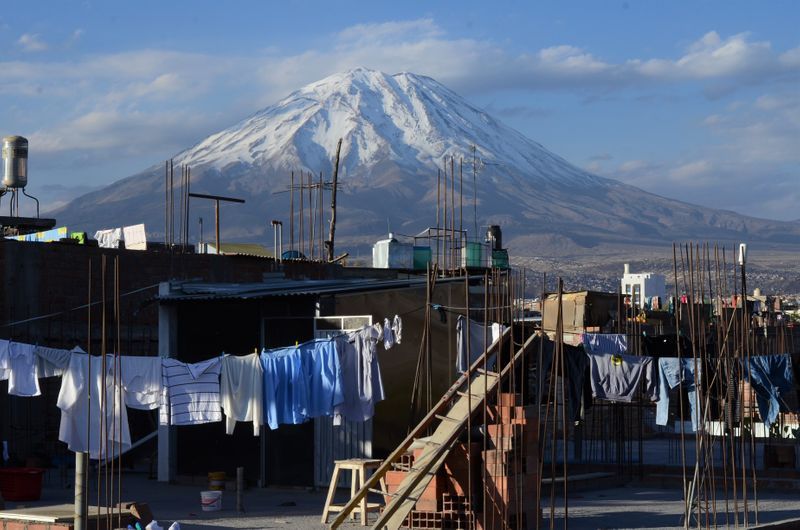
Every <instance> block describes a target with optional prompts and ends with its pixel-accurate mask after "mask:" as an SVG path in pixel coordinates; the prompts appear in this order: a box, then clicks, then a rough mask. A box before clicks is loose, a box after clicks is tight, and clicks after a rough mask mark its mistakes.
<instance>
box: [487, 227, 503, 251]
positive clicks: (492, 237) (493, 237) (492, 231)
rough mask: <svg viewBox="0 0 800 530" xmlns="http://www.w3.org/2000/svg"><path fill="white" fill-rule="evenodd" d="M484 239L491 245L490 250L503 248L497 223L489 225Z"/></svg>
mask: <svg viewBox="0 0 800 530" xmlns="http://www.w3.org/2000/svg"><path fill="white" fill-rule="evenodd" d="M486 241H488V242H489V243H490V244H491V245H492V250H500V249H501V248H503V232H502V231H501V230H500V226H499V225H489V230H487V231H486Z"/></svg>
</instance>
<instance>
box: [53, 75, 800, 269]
mask: <svg viewBox="0 0 800 530" xmlns="http://www.w3.org/2000/svg"><path fill="white" fill-rule="evenodd" d="M339 138H343V144H342V158H341V170H340V177H341V182H342V184H343V190H342V192H341V193H340V195H339V198H338V202H339V205H340V206H339V208H340V209H339V212H338V215H337V217H338V220H339V224H338V225H337V242H340V243H344V244H349V245H354V246H360V245H364V244H367V243H370V242H372V241H373V240H374V239H375V238H376V237H379V236H381V235H384V234H385V233H386V231H387V224H388V225H389V226H391V228H392V230H393V231H395V232H400V233H417V232H418V231H420V230H422V229H424V228H425V227H427V226H430V225H435V224H436V197H437V168H442V167H443V165H445V159H446V157H450V156H453V157H455V158H456V160H457V162H456V163H455V165H454V166H455V172H456V180H457V182H456V203H457V206H459V208H457V209H456V210H457V211H459V209H460V200H459V191H458V190H459V181H460V171H459V163H458V161H460V160H461V159H462V158H463V159H464V177H463V182H464V226H465V227H466V228H468V229H469V232H470V234H471V233H472V232H474V228H473V227H474V223H473V217H472V198H473V193H475V195H476V198H477V204H478V224H479V225H481V226H482V225H485V224H488V223H498V224H501V225H503V228H504V232H505V233H506V240H507V241H510V242H511V245H510V246H511V248H512V250H513V251H514V252H517V253H539V254H559V253H574V252H576V251H580V250H582V249H591V248H594V247H596V246H598V245H611V246H613V245H630V244H634V245H663V244H664V243H665V242H669V241H672V240H686V239H708V240H715V241H717V240H720V241H735V240H749V241H754V242H758V243H760V244H762V245H777V246H783V245H786V244H797V242H798V236H800V227H798V226H797V225H796V224H792V223H782V222H777V221H767V220H761V219H755V218H750V217H746V216H742V215H738V214H736V213H733V212H727V211H720V210H711V209H706V208H702V207H699V206H694V205H691V204H687V203H683V202H680V201H675V200H670V199H665V198H662V197H659V196H656V195H653V194H650V193H647V192H645V191H643V190H640V189H638V188H635V187H632V186H628V185H624V184H622V183H620V182H617V181H614V180H611V179H606V178H602V177H598V176H595V175H592V174H590V173H588V172H586V171H584V170H582V169H580V168H577V167H575V166H573V165H572V164H570V163H569V162H567V161H566V160H564V159H562V158H560V157H559V156H557V155H555V154H553V153H551V152H550V151H548V150H547V149H545V148H544V147H542V146H541V145H540V144H538V143H536V142H534V141H532V140H530V139H528V138H526V137H524V136H523V135H521V134H520V133H519V132H517V131H515V130H513V129H511V128H510V127H508V126H506V125H504V124H503V123H501V122H499V121H497V120H496V119H494V118H493V117H491V116H489V115H488V114H486V113H485V112H483V111H481V110H479V109H477V108H475V107H474V106H472V105H470V104H469V103H468V102H466V101H465V100H464V99H463V98H461V97H460V96H458V95H457V94H456V93H454V92H453V91H451V90H449V89H448V88H446V87H444V86H443V85H441V84H439V83H438V82H436V81H434V80H433V79H431V78H429V77H424V76H418V75H414V74H410V73H401V74H395V75H387V74H384V73H381V72H376V71H371V70H366V69H356V70H352V71H349V72H345V73H341V74H336V75H333V76H330V77H328V78H325V79H323V80H321V81H318V82H316V83H312V84H310V85H307V86H306V87H303V88H301V89H300V90H298V91H296V92H294V93H292V94H291V95H289V96H288V97H286V98H284V99H283V100H281V101H279V102H277V103H276V104H274V105H272V106H270V107H267V108H266V109H264V110H262V111H260V112H258V113H256V114H254V115H253V116H251V117H250V118H247V119H246V120H244V121H242V122H241V123H238V124H236V125H234V126H232V127H230V128H228V129H226V130H224V131H221V132H219V133H216V134H213V135H211V136H209V137H208V138H206V139H205V140H203V141H201V142H200V143H198V144H197V145H195V146H194V147H192V148H190V149H187V150H185V151H183V152H181V153H178V154H177V155H176V156H175V157H174V161H175V164H176V166H177V165H179V164H188V165H190V166H191V168H192V191H196V192H201V193H202V192H205V193H219V194H225V195H233V196H241V197H243V198H246V199H247V204H245V205H244V206H226V207H224V210H223V221H222V234H223V238H227V239H230V238H235V239H239V240H256V241H259V240H260V241H264V242H266V241H268V240H271V235H270V232H271V230H267V225H268V223H269V220H271V219H282V220H284V228H285V230H286V231H287V235H286V236H285V237H284V239H285V240H288V239H289V235H288V217H289V195H288V194H287V193H283V194H277V193H276V192H279V191H285V190H286V189H287V187H288V185H289V182H290V173H291V172H292V171H294V172H295V174H296V175H299V171H304V172H310V173H312V174H313V175H314V177H313V180H314V182H317V181H318V179H319V174H320V172H322V173H323V175H324V177H325V179H326V180H327V179H329V178H330V175H331V172H332V160H333V158H334V151H335V148H336V143H337V141H338V139H339ZM473 146H475V151H474V153H473ZM473 154H474V156H475V160H477V161H478V163H476V167H478V171H477V191H474V190H473V186H472V177H473V175H472V169H473V164H472V162H473ZM163 171H164V170H163V166H161V165H157V166H153V167H151V168H149V169H147V170H145V171H143V172H142V173H140V174H138V175H134V176H132V177H129V178H126V179H123V180H121V181H119V182H117V183H114V184H112V185H111V186H108V187H106V188H104V189H102V190H99V191H96V192H93V193H90V194H87V195H85V196H82V197H80V198H78V199H76V200H74V201H73V202H72V203H70V204H68V205H67V206H65V207H64V208H62V209H61V210H60V211H58V212H56V215H57V216H58V218H59V221H60V222H61V223H63V224H67V225H68V226H70V228H75V229H87V230H89V231H91V230H93V229H95V228H99V227H107V226H119V225H124V224H130V223H138V222H145V223H146V224H147V227H148V233H149V235H150V237H154V238H156V239H160V238H162V237H163V229H162V228H161V227H163V226H164V175H163ZM298 178H299V177H298ZM176 193H177V192H176ZM295 199H296V201H299V198H298V197H295ZM304 200H306V201H307V200H308V197H307V195H306V196H304ZM314 200H316V199H314ZM325 200H326V206H327V201H328V199H327V198H326V199H325ZM204 212H206V213H205V215H207V212H208V206H207V205H203V204H201V203H199V202H193V203H192V219H191V220H190V222H191V224H192V226H194V225H195V223H196V216H197V215H203V214H204ZM325 215H326V221H327V216H328V215H329V214H328V212H327V209H326V212H325ZM296 224H297V223H296ZM325 231H326V232H327V226H326V227H325ZM479 231H480V229H479ZM194 232H195V231H194V230H193V238H194V237H196V236H194Z"/></svg>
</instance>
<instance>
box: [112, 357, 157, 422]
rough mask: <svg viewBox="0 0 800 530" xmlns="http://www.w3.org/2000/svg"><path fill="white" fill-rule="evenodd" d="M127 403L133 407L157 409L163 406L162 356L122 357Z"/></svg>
mask: <svg viewBox="0 0 800 530" xmlns="http://www.w3.org/2000/svg"><path fill="white" fill-rule="evenodd" d="M120 364H121V366H122V375H123V378H122V379H123V386H124V388H125V404H126V405H127V406H129V407H130V408H132V409H138V410H155V409H157V408H159V407H160V406H161V392H162V386H163V377H162V368H161V367H162V362H161V357H134V356H127V355H123V356H122V357H120Z"/></svg>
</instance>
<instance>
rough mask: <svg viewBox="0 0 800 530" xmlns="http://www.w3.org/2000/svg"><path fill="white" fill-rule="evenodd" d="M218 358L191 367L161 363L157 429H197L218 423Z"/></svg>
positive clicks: (174, 361) (173, 361)
mask: <svg viewBox="0 0 800 530" xmlns="http://www.w3.org/2000/svg"><path fill="white" fill-rule="evenodd" d="M221 369H222V358H221V357H215V358H213V359H208V360H206V361H202V362H199V363H194V364H186V363H184V362H181V361H179V360H177V359H171V358H162V359H161V379H162V386H163V388H162V397H161V405H160V414H159V415H160V421H161V425H199V424H201V423H211V422H215V421H222V407H221V404H220V399H219V374H220V371H221Z"/></svg>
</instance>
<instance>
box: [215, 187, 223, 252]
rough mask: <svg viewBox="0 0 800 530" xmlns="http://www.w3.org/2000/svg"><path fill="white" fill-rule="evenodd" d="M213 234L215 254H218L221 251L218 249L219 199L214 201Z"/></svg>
mask: <svg viewBox="0 0 800 530" xmlns="http://www.w3.org/2000/svg"><path fill="white" fill-rule="evenodd" d="M214 234H215V239H214V241H215V245H216V249H217V254H219V253H220V250H221V249H220V248H219V199H215V200H214Z"/></svg>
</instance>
